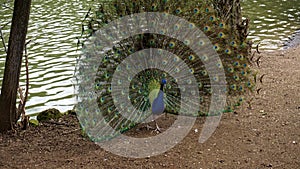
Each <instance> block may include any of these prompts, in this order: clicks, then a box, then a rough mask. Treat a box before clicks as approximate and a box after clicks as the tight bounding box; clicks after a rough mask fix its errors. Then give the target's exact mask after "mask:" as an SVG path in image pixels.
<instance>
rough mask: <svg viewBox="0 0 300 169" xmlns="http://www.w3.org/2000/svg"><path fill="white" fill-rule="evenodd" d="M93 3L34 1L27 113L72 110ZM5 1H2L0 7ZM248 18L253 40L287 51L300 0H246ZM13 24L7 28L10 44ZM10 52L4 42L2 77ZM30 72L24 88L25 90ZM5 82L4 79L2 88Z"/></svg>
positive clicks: (2, 13) (2, 14)
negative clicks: (84, 25) (80, 44)
mask: <svg viewBox="0 0 300 169" xmlns="http://www.w3.org/2000/svg"><path fill="white" fill-rule="evenodd" d="M92 2H94V1H92V0H83V1H80V0H72V1H70V0H53V1H41V0H33V2H32V8H31V16H30V24H29V28H28V35H27V39H28V40H31V43H30V44H29V45H28V46H27V48H28V51H29V52H28V55H29V70H30V74H29V76H30V89H29V90H30V91H29V92H30V94H29V100H28V102H27V104H26V105H27V107H26V110H27V114H33V113H36V112H40V111H42V110H45V109H47V108H52V107H54V108H57V109H59V110H60V111H66V110H69V109H72V108H73V106H74V104H75V103H76V99H75V96H74V95H75V94H74V88H73V85H72V79H73V74H74V67H75V63H76V57H77V56H78V55H79V54H80V52H79V51H77V39H76V37H78V36H80V33H81V21H82V19H83V18H84V16H85V14H86V12H87V11H88V9H89V8H90V6H92V5H93V3H92ZM1 4H2V2H1V3H0V5H1ZM7 7H12V3H8V4H6V5H5V6H0V27H3V26H4V25H5V23H7V22H8V21H10V20H11V15H12V11H11V10H10V9H9V8H7ZM242 8H243V11H244V15H245V16H246V17H248V18H250V19H251V31H250V36H249V38H250V39H251V40H253V41H254V43H258V42H260V44H261V45H260V47H261V49H265V50H277V49H282V47H283V43H284V42H285V41H286V40H288V38H289V37H290V36H291V35H292V34H293V33H294V32H295V31H296V30H297V29H300V26H299V25H300V0H272V1H266V0H244V1H243V2H242ZM9 28H10V24H8V25H7V26H4V27H3V30H2V32H3V34H4V37H5V39H6V42H7V41H8V36H9ZM4 62H5V52H4V50H3V45H2V42H1V43H0V79H2V77H3V69H4ZM24 82H25V73H24V68H23V69H22V73H21V86H24V84H25V83H24ZM1 83H2V81H1V80H0V84H1Z"/></svg>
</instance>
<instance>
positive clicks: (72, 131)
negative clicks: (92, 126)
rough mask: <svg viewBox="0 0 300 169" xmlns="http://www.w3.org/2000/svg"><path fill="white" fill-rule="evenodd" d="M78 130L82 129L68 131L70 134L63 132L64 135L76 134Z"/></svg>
mask: <svg viewBox="0 0 300 169" xmlns="http://www.w3.org/2000/svg"><path fill="white" fill-rule="evenodd" d="M78 130H80V129H74V130H71V131H68V132H63V133H62V135H67V134H71V133H74V132H76V131H78Z"/></svg>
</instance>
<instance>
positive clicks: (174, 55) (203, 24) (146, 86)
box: [78, 0, 255, 140]
mask: <svg viewBox="0 0 300 169" xmlns="http://www.w3.org/2000/svg"><path fill="white" fill-rule="evenodd" d="M144 12H159V13H162V14H164V15H173V16H176V17H180V18H183V19H185V20H187V21H188V22H190V24H189V25H181V23H177V24H175V25H172V26H173V27H174V29H175V30H176V29H180V28H181V27H184V26H187V27H190V28H194V27H196V28H199V29H200V30H201V31H202V32H203V33H204V34H205V36H206V37H208V39H209V41H210V43H211V44H210V45H208V44H205V43H207V42H206V41H202V42H199V43H202V44H201V45H204V46H205V45H207V46H208V47H209V50H204V51H201V52H202V54H201V56H198V55H197V51H194V50H192V49H191V48H190V44H191V43H192V39H185V40H183V41H182V40H178V39H175V38H172V37H170V36H166V34H165V32H167V31H169V30H164V29H162V30H160V32H161V33H159V34H158V33H156V34H153V33H142V34H137V35H132V36H130V37H129V38H126V39H122V40H121V41H119V42H117V43H115V44H114V45H113V47H112V48H110V49H105V50H101V51H100V52H98V53H97V57H98V58H99V60H100V62H101V64H100V65H97V66H96V67H93V68H92V69H94V70H96V72H97V73H96V75H95V77H87V76H86V75H84V74H82V75H81V79H84V78H91V79H93V81H94V89H93V90H94V91H95V92H96V97H97V104H98V108H99V110H95V111H96V113H93V114H92V115H91V114H89V113H88V111H87V110H80V106H79V107H78V109H79V111H81V112H83V113H81V114H80V115H79V120H80V121H81V122H82V123H81V124H82V126H83V128H89V127H91V128H93V126H96V125H99V124H100V123H105V124H109V126H110V127H111V129H113V130H114V131H117V132H118V133H122V132H124V131H126V130H128V129H130V128H132V127H133V126H135V125H136V124H138V123H141V122H143V121H144V120H145V119H147V118H149V116H150V115H151V114H152V113H153V112H160V111H161V108H162V107H161V106H162V105H163V108H164V109H163V110H164V112H166V113H173V114H179V112H180V109H182V108H183V107H184V106H185V105H184V103H187V102H188V100H189V99H190V98H189V97H187V96H183V92H186V90H189V91H188V92H189V94H190V95H191V96H192V95H195V93H198V94H199V97H198V98H199V100H198V102H199V104H196V103H195V105H197V109H195V111H185V112H184V115H188V116H203V115H213V114H210V113H209V108H210V105H211V101H212V97H213V92H215V91H213V90H212V88H213V81H219V82H220V81H226V83H223V84H224V91H225V92H226V94H227V96H228V97H227V105H226V107H224V109H223V110H221V112H230V111H232V110H233V109H234V108H235V107H236V106H239V105H240V104H241V103H242V102H243V101H244V97H245V96H246V95H247V94H248V93H249V92H250V91H252V90H253V89H254V88H255V81H254V78H253V77H254V76H255V73H254V71H253V69H252V68H251V61H250V59H249V58H248V56H249V54H250V50H249V49H250V46H249V42H248V41H247V40H246V39H241V38H239V37H238V36H237V35H236V31H235V30H234V29H235V27H234V26H232V25H230V24H228V21H227V20H226V19H222V18H220V17H219V16H218V14H217V12H216V11H215V10H214V8H213V6H212V5H211V3H210V1H205V0H203V1H177V0H151V1H149V0H147V1H146V0H112V1H109V2H103V3H101V4H100V6H99V8H98V10H96V12H95V13H94V15H91V16H90V17H89V18H88V19H89V20H88V24H87V27H88V29H87V30H86V31H85V33H86V36H87V37H90V36H92V35H95V34H97V32H96V31H97V30H100V29H101V28H103V27H105V26H106V25H108V24H109V23H111V22H112V21H114V20H116V19H119V18H122V17H125V16H129V15H133V14H139V13H144ZM154 20H155V19H154ZM123 26H124V25H123ZM125 27H126V26H125ZM129 27H130V25H129ZM178 36H180V35H178ZM183 37H184V35H183ZM92 43H93V44H96V43H97V41H92ZM98 45H101V44H98ZM86 46H88V45H84V46H83V51H84V52H83V53H84V55H85V57H87V58H88V56H90V55H92V54H94V53H95V52H94V51H93V52H90V50H89V48H88V47H86ZM149 49H150V50H149ZM152 49H157V50H155V51H152ZM140 51H145V52H140ZM164 51H167V53H165V54H163V55H164V56H166V57H165V58H159V59H157V58H154V59H153V58H151V54H150V58H147V57H146V55H147V53H151V52H154V53H155V52H157V53H158V54H161V53H162V52H164ZM210 51H213V52H214V53H217V54H218V57H219V58H220V60H217V59H216V58H215V57H211V56H212V55H213V54H212V53H209V52H210ZM205 52H207V53H205ZM135 53H137V54H136V55H134V54H135ZM169 53H170V54H169ZM133 57H136V58H134V62H133V61H130V60H128V59H129V58H131V59H132V58H133ZM145 58H146V59H145ZM152 59H153V60H152ZM181 63H185V65H187V67H184V66H182V64H181ZM210 63H211V64H214V66H216V67H217V68H219V69H222V70H224V74H225V76H224V77H222V76H218V71H216V72H214V74H210V73H211V72H212V71H210V70H209V69H210V68H209V66H207V65H210ZM151 64H152V65H155V66H148V67H146V68H145V65H151ZM82 65H85V64H82ZM157 65H158V66H157ZM160 67H161V68H160ZM185 71H187V72H188V73H186V72H185ZM132 72H134V73H132ZM170 72H172V73H170ZM189 76H192V77H193V78H188V77H189ZM222 78H223V79H222ZM162 79H166V82H167V83H166V84H165V87H164V92H161V90H160V89H161V80H162ZM125 81H128V86H129V87H128V91H127V89H124V85H125ZM179 81H184V83H185V84H186V85H191V84H195V85H196V86H197V88H196V90H192V89H191V88H185V87H182V85H180V84H179ZM82 85H84V84H82ZM125 86H126V85H125ZM79 90H80V89H79ZM114 90H115V91H117V94H114V92H113V91H114ZM86 92H87V91H86ZM158 96H163V97H158ZM157 98H159V99H160V100H157ZM162 98H163V99H162ZM124 99H125V100H126V101H128V102H129V103H130V104H132V107H131V106H128V105H127V104H126V103H125V104H124V103H123V100H124ZM162 100H163V103H161V101H162ZM182 101H183V102H184V103H182ZM155 102H160V103H161V104H162V105H160V106H158V107H153V106H152V105H153V103H155ZM191 104H192V106H191V107H193V106H195V105H193V103H191ZM187 110H193V109H187ZM89 111H91V110H89ZM120 111H124V112H127V113H124V112H120ZM215 113H216V115H217V114H218V113H220V112H215ZM101 117H103V119H104V120H102V121H101V122H100V121H97V120H95V119H100V118H101ZM91 121H94V123H91ZM111 129H107V130H102V133H98V135H101V136H102V137H101V138H95V140H97V139H100V140H101V139H106V138H111V137H113V136H114V135H116V133H115V132H111V131H110V130H111ZM103 131H105V132H103ZM93 132H99V131H93ZM112 133H114V134H112Z"/></svg>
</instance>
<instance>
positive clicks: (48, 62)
mask: <svg viewBox="0 0 300 169" xmlns="http://www.w3.org/2000/svg"><path fill="white" fill-rule="evenodd" d="M88 2H89V1H73V2H70V1H68V0H59V1H58V0H55V1H41V0H34V1H33V2H32V8H31V15H30V21H29V28H28V34H27V39H28V40H31V43H29V45H28V46H27V48H28V55H29V71H30V75H29V76H30V89H29V100H28V102H27V104H26V105H27V107H26V109H27V113H28V114H32V113H36V112H40V111H42V110H45V109H47V108H50V107H55V108H57V109H59V110H61V111H66V110H68V109H72V108H73V105H74V103H75V101H76V100H75V97H74V88H73V86H72V77H73V74H74V66H75V63H76V57H77V56H78V54H79V52H77V51H76V50H77V46H76V45H77V40H76V37H78V36H80V33H81V20H82V19H83V17H84V16H85V14H86V12H87V11H88V9H89V7H90V4H89V3H88ZM8 5H10V6H12V5H13V4H8ZM0 11H1V15H0V21H1V22H0V23H1V26H3V24H4V23H6V22H7V21H10V20H11V16H12V11H10V10H9V9H7V8H3V7H0ZM3 12H4V13H3ZM2 14H4V15H2ZM9 27H10V25H8V26H6V27H5V28H4V30H3V33H4V35H5V38H6V42H7V41H8V36H9ZM0 49H1V52H0V79H1V80H2V77H3V67H4V61H5V53H4V50H3V45H2V44H1V45H0ZM22 70H23V71H22V73H21V85H22V86H25V83H24V82H25V74H24V73H25V72H24V70H25V69H24V67H22ZM1 80H0V82H1ZM1 83H2V82H1Z"/></svg>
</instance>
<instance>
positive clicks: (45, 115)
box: [37, 108, 63, 122]
mask: <svg viewBox="0 0 300 169" xmlns="http://www.w3.org/2000/svg"><path fill="white" fill-rule="evenodd" d="M62 115H63V114H61V113H60V111H59V110H57V109H54V108H53V109H48V110H44V111H42V112H41V113H39V114H38V115H37V120H38V121H39V122H43V121H48V120H51V119H58V118H60V117H62Z"/></svg>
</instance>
